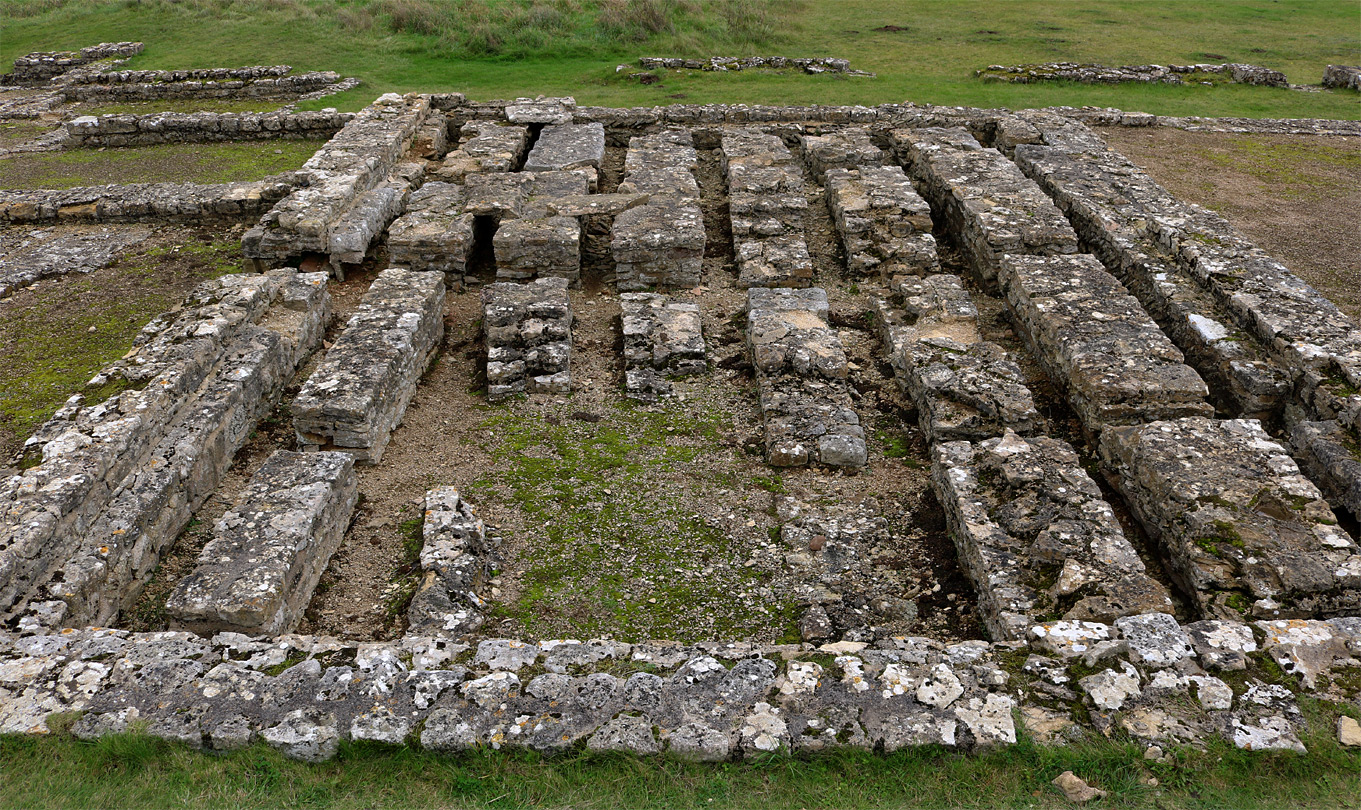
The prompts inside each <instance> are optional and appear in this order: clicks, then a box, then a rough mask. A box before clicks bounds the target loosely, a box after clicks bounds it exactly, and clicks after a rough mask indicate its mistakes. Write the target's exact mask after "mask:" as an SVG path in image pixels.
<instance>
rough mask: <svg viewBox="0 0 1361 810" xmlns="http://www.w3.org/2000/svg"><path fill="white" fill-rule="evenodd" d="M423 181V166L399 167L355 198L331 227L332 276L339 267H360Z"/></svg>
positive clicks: (414, 163)
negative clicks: (348, 265)
mask: <svg viewBox="0 0 1361 810" xmlns="http://www.w3.org/2000/svg"><path fill="white" fill-rule="evenodd" d="M424 181H425V167H424V165H422V164H420V163H416V162H406V163H399V164H397V165H396V166H395V167H394V168H393V171H392V173H391V174H390V175H389V176H388V179H387V180H385V181H384V182H382V183H379V184H378V185H377V186H375V187H374V188H371V189H369V190H368V191H366V192H364V193H363V194H360V195H359V196H358V197H356V198H355V200H354V204H353V205H351V206H350V208H349V209H348V210H347V211H345V213H343V214H341V216H340V219H339V220H337V221H336V222H335V223H334V224H333V225H332V226H331V233H330V235H329V236H328V237H327V245H328V246H329V248H330V251H331V263H332V267H333V272H336V273H337V275H341V274H340V273H339V267H340V265H341V264H360V263H362V262H363V261H364V257H365V256H367V255H368V252H369V247H370V246H372V245H373V244H374V243H375V242H377V241H378V239H379V237H381V236H382V235H383V232H384V231H386V230H387V229H388V227H389V226H390V225H391V224H392V222H393V220H395V219H397V217H399V216H401V214H402V212H403V211H405V210H406V206H407V202H408V200H409V198H410V196H411V190H412V189H413V188H419V187H420V185H421V184H422V183H423V182H424ZM341 277H342V278H343V276H341Z"/></svg>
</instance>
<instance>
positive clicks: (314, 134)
mask: <svg viewBox="0 0 1361 810" xmlns="http://www.w3.org/2000/svg"><path fill="white" fill-rule="evenodd" d="M353 118H354V113H338V112H335V111H334V110H330V111H321V112H301V113H288V112H283V111H282V110H276V111H275V112H266V113H214V112H198V113H152V114H150V115H101V116H93V115H83V116H80V117H78V118H75V119H72V120H70V121H67V122H66V123H64V124H62V127H63V129H65V131H66V142H65V144H63V146H64V147H65V148H67V149H80V148H92V147H99V146H146V145H150V144H158V143H205V142H210V141H249V140H269V139H275V138H293V139H298V138H330V137H331V136H333V135H335V134H336V133H337V132H339V131H340V128H341V127H343V126H345V124H346V123H348V122H349V121H350V120H352V119H353Z"/></svg>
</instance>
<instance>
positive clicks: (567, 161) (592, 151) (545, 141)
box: [524, 123, 605, 190]
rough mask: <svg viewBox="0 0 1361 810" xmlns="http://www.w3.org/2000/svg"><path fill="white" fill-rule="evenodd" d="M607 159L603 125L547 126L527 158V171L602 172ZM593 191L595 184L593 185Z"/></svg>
mask: <svg viewBox="0 0 1361 810" xmlns="http://www.w3.org/2000/svg"><path fill="white" fill-rule="evenodd" d="M604 160H605V127H604V126H603V125H602V124H600V123H591V124H554V125H552V126H547V127H544V128H543V130H542V131H541V132H540V133H539V138H538V140H537V141H535V142H534V148H533V149H531V150H529V155H528V157H526V158H525V165H524V171H527V172H548V171H566V170H569V169H593V170H595V171H596V172H599V171H600V164H601V163H603V162H604ZM591 188H592V190H594V189H595V183H591Z"/></svg>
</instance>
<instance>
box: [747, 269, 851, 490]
mask: <svg viewBox="0 0 1361 810" xmlns="http://www.w3.org/2000/svg"><path fill="white" fill-rule="evenodd" d="M747 293H748V295H747V345H748V347H749V348H750V350H751V354H752V361H753V365H754V366H755V367H756V382H757V389H758V392H759V394H760V401H761V412H762V415H763V417H764V419H765V446H766V461H767V462H768V463H770V464H771V465H773V466H776V467H798V466H803V465H805V464H811V463H816V464H825V465H828V466H833V467H863V466H864V465H865V463H866V461H867V450H866V448H865V430H864V428H863V427H861V425H860V418H859V416H858V415H857V414H856V412H855V408H854V405H853V403H852V401H851V396H850V390H849V385H848V383H847V381H846V375H847V373H848V369H847V367H846V363H847V361H846V353H845V350H844V349H843V348H842V346H841V340H840V339H839V338H838V337H837V334H836V332H835V331H833V330H832V329H831V328H830V327H829V326H828V325H827V312H828V306H827V294H826V293H825V292H824V291H823V290H821V289H819V288H816V287H813V288H809V289H805V290H787V289H763V288H759V287H753V288H751V289H749V290H748V291H747Z"/></svg>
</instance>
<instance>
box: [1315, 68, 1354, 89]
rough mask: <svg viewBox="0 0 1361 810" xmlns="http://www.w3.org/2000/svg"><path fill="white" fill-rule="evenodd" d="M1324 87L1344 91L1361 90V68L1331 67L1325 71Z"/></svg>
mask: <svg viewBox="0 0 1361 810" xmlns="http://www.w3.org/2000/svg"><path fill="white" fill-rule="evenodd" d="M1323 86H1324V87H1336V88H1340V89H1343V90H1361V67H1358V66H1355V65H1329V66H1328V67H1326V68H1324V70H1323Z"/></svg>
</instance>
